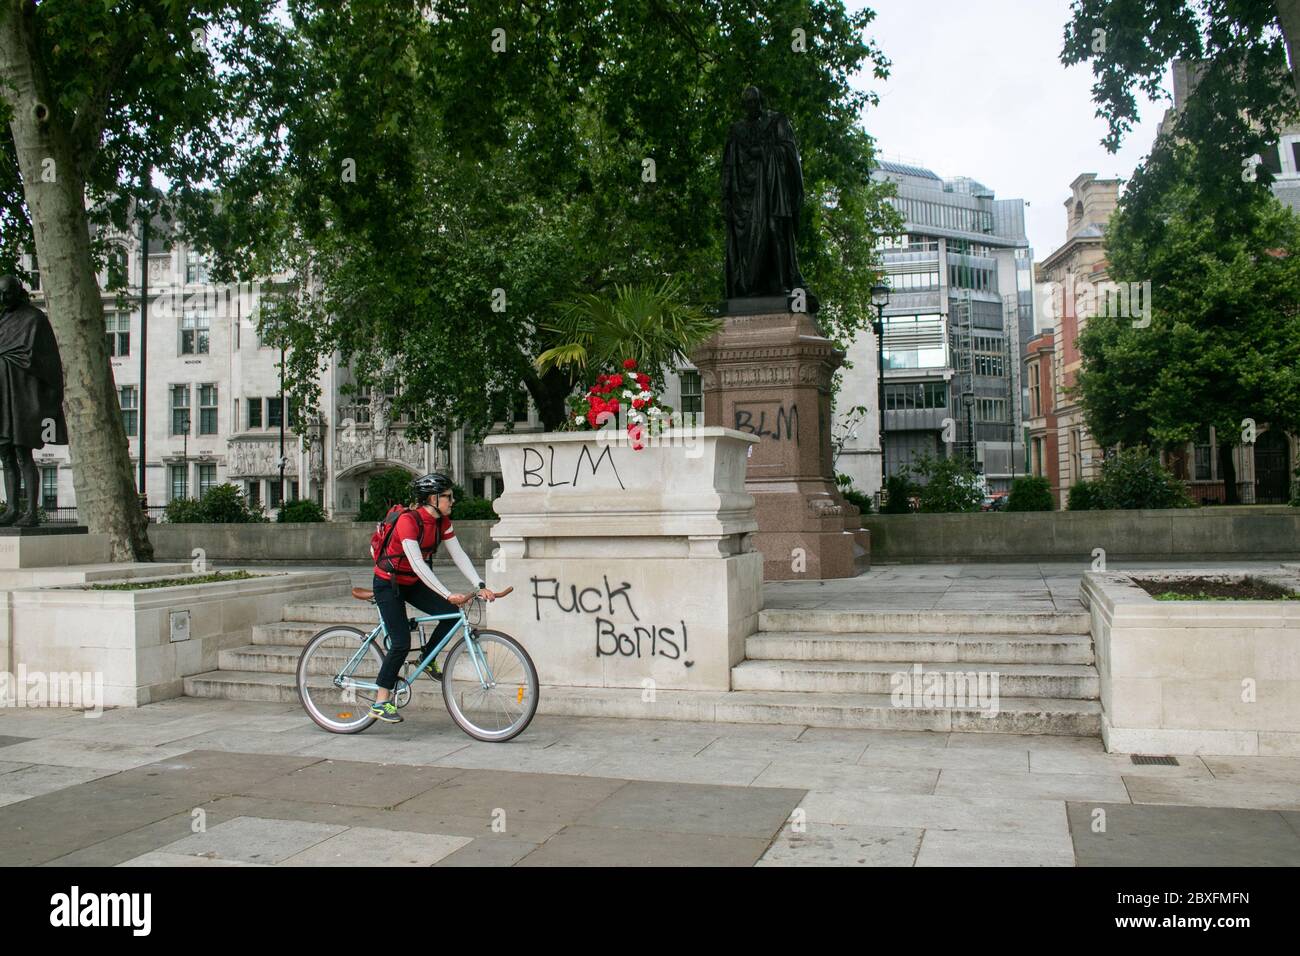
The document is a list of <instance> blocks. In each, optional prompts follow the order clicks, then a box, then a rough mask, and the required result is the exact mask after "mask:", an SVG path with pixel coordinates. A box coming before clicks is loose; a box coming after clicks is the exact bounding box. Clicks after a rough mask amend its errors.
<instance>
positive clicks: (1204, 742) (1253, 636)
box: [1080, 567, 1300, 756]
mask: <svg viewBox="0 0 1300 956" xmlns="http://www.w3.org/2000/svg"><path fill="white" fill-rule="evenodd" d="M1216 574H1217V575H1222V576H1223V577H1225V578H1229V579H1238V578H1240V577H1242V574H1241V572H1239V571H1238V572H1233V571H1226V570H1225V571H1222V572H1213V571H1198V572H1194V573H1193V572H1175V571H1141V572H1132V573H1120V572H1098V571H1089V572H1087V573H1086V574H1084V579H1083V585H1082V592H1081V595H1080V596H1081V598H1082V600H1083V602H1084V604H1085V606H1086V607H1087V608H1088V612H1089V615H1090V616H1091V618H1092V640H1093V645H1094V648H1095V654H1096V660H1097V672H1098V675H1099V676H1100V678H1101V704H1102V739H1103V740H1104V741H1105V743H1106V749H1107V750H1110V751H1112V752H1116V753H1145V754H1248V755H1255V754H1262V755H1292V756H1295V755H1300V601H1157V600H1156V599H1155V598H1153V597H1151V595H1149V594H1147V592H1146V591H1145V590H1143V589H1142V588H1141V587H1139V586H1137V585H1136V584H1134V583H1133V582H1132V579H1133V577H1141V578H1147V577H1151V578H1157V579H1177V578H1192V577H1202V576H1210V575H1216ZM1252 576H1253V577H1260V578H1264V579H1265V580H1269V581H1272V582H1274V583H1276V584H1279V585H1281V586H1283V587H1287V588H1289V589H1291V590H1294V591H1296V592H1297V593H1300V573H1297V572H1296V571H1291V570H1287V569H1285V568H1281V567H1280V568H1278V570H1277V571H1276V572H1270V573H1266V574H1256V575H1252Z"/></svg>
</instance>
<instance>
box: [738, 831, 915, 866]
mask: <svg viewBox="0 0 1300 956" xmlns="http://www.w3.org/2000/svg"><path fill="white" fill-rule="evenodd" d="M923 832H924V831H923V830H918V829H915V828H907V827H870V826H865V827H852V826H844V825H843V824H837V823H817V824H805V825H803V827H802V829H799V830H796V829H795V825H794V824H792V823H789V824H786V826H785V827H783V828H782V829H781V832H780V833H779V834H777V837H776V839H775V840H773V841H772V845H771V846H770V847H768V849H767V852H766V853H764V854H763V856H762V858H761V859H760V860H759V861H758V863H756V864H755V865H756V866H912V865H913V863H914V862H915V861H916V851H917V850H918V849H919V847H920V845H921V834H922V833H923Z"/></svg>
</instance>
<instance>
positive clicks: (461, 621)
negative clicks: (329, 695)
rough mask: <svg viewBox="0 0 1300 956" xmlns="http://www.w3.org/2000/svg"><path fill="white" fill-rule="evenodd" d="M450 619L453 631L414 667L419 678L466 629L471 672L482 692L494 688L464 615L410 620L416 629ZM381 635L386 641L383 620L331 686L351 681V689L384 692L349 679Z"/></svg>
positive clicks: (466, 644)
mask: <svg viewBox="0 0 1300 956" xmlns="http://www.w3.org/2000/svg"><path fill="white" fill-rule="evenodd" d="M452 619H455V620H456V625H455V627H453V628H452V629H451V630H450V631H448V632H447V634H446V636H445V637H443V639H442V640H440V641H439V642H438V643H437V645H435V646H434V648H433V649H432V650H431V651H429V653H428V654H426V655H425V656H424V657H423V658H421V660H420V662H419V663H418V664H417V665H416V668H415V673H417V674H419V673H420V672H422V671H423V670H424V669H425V668H426V667H428V666H429V662H430V661H431V660H433V659H434V658H435V657H437V656H438V655H439V654H440V653H442V649H443V648H444V647H446V646H447V645H448V644H450V643H451V640H452V638H454V637H455V636H456V635H457V634H458V633H459V632H460V629H461V628H462V627H463V628H464V629H465V646H466V647H467V648H468V649H469V657H470V660H471V661H473V662H474V669H475V671H476V672H477V673H478V679H479V683H480V684H482V685H483V688H484V689H487V688H488V687H490V686H494V685H495V683H496V680H495V677H494V676H493V674H492V669H491V668H490V667H489V666H488V662H487V658H485V657H484V656H483V652H482V650H481V649H480V648H479V646H478V643H477V642H476V641H475V640H474V629H473V628H472V627H470V626H469V620H468V619H467V618H466V617H465V612H464V611H457V612H456V613H454V614H427V615H424V616H422V617H417V618H413V619H412V620H413V621H414V622H415V624H416V625H420V624H427V623H429V622H430V621H450V620H452ZM380 634H383V635H384V636H385V637H387V636H388V628H386V627H385V626H384V621H383V618H380V620H379V624H378V625H376V626H375V628H374V629H373V630H372V631H371V632H370V633H369V634H367V635H366V639H365V640H364V641H362V642H361V646H360V647H359V648H358V649H357V652H356V653H355V654H353V655H352V658H351V659H350V660H349V661H348V662H347V664H345V665H344V667H343V669H342V670H341V671H339V672H338V673H337V674H335V675H334V684H335V685H336V686H342V682H343V681H351V686H352V687H364V688H365V689H367V690H382V689H383V688H381V687H380V686H379V685H378V684H374V683H371V682H369V681H361V680H356V679H354V678H352V677H351V676H350V675H351V673H352V671H353V670H354V669H355V668H356V666H357V665H358V664H359V663H361V659H362V658H363V657H364V656H365V653H366V649H367V648H368V647H369V646H370V643H371V642H372V641H373V640H375V638H377V637H378V636H379V635H380Z"/></svg>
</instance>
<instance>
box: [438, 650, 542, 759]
mask: <svg viewBox="0 0 1300 956" xmlns="http://www.w3.org/2000/svg"><path fill="white" fill-rule="evenodd" d="M471 642H472V643H471ZM537 696H538V683H537V668H536V667H534V666H533V659H532V658H531V657H529V656H528V652H527V651H526V650H524V646H523V645H522V644H520V643H519V642H518V641H516V640H515V639H514V638H513V637H511V636H510V635H509V634H503V633H501V632H500V631H486V630H479V631H474V632H473V633H471V634H470V635H469V636H468V637H463V638H461V639H460V640H459V641H457V642H456V643H455V644H454V645H453V646H452V648H451V650H449V651H448V652H447V662H446V664H445V665H444V666H443V672H442V697H443V700H445V701H446V702H447V711H448V712H449V713H450V714H451V719H452V720H454V721H455V722H456V725H457V726H458V727H460V729H461V730H463V731H465V733H467V734H469V735H470V736H471V737H473V738H474V739H475V740H486V741H489V742H492V743H500V742H502V741H506V740H509V739H510V738H511V737H515V736H517V735H519V734H521V733H523V731H524V728H526V727H527V726H528V724H529V722H530V721H531V720H532V719H533V715H534V714H536V713H537Z"/></svg>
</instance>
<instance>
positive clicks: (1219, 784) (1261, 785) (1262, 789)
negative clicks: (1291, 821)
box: [1124, 774, 1300, 810]
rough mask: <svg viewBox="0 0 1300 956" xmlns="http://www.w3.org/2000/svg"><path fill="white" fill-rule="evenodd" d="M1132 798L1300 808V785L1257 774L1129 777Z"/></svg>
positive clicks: (1204, 804) (1170, 802) (1187, 803)
mask: <svg viewBox="0 0 1300 956" xmlns="http://www.w3.org/2000/svg"><path fill="white" fill-rule="evenodd" d="M1124 782H1125V784H1126V785H1127V786H1128V795H1129V799H1130V800H1132V801H1133V802H1134V803H1155V804H1166V805H1171V806H1172V805H1181V806H1194V807H1235V808H1238V809H1249V810H1300V788H1298V787H1297V786H1296V785H1295V784H1294V783H1285V782H1279V781H1275V780H1270V781H1264V780H1260V779H1259V778H1257V777H1252V778H1249V779H1245V780H1242V779H1240V778H1237V779H1225V780H1219V779H1215V780H1206V779H1202V778H1200V777H1152V776H1149V775H1138V774H1134V775H1133V776H1126V777H1125V778H1124Z"/></svg>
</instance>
